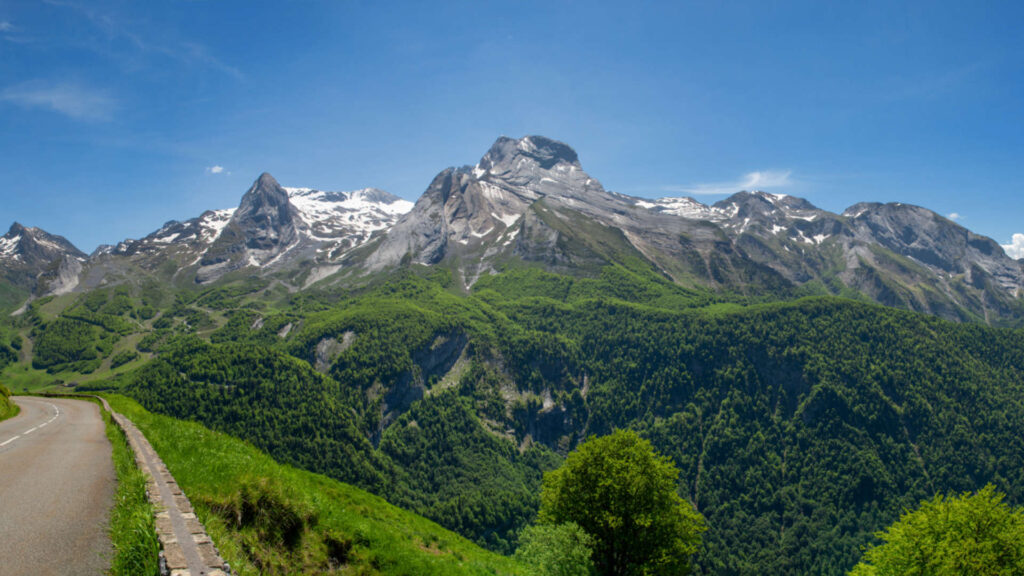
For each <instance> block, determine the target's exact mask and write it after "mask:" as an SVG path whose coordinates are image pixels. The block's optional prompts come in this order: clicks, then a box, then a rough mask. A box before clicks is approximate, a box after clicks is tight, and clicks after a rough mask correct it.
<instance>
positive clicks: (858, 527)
mask: <svg viewBox="0 0 1024 576" xmlns="http://www.w3.org/2000/svg"><path fill="white" fill-rule="evenodd" d="M100 293H101V294H103V296H102V297H101V296H96V295H95V294H100ZM146 293H148V292H143V291H130V290H122V291H120V292H118V291H109V290H107V291H101V292H98V293H97V292H94V293H93V295H91V296H88V297H86V298H82V297H78V298H77V299H71V300H68V301H67V302H65V306H64V308H63V310H60V309H56V308H55V303H54V302H45V301H44V302H41V303H36V304H33V306H31V307H30V310H29V312H28V314H27V315H26V316H25V318H24V319H23V320H21V322H22V324H19V325H16V326H14V327H13V328H14V331H13V332H12V333H16V334H23V335H25V336H26V337H27V338H28V340H30V341H33V342H34V343H35V345H36V353H35V355H34V356H33V361H34V362H35V363H36V365H37V366H48V367H49V368H48V369H49V370H51V372H49V374H53V375H55V376H61V377H63V378H64V379H66V378H67V376H66V374H67V372H66V370H68V368H67V367H68V366H72V365H74V366H84V368H85V369H92V368H93V367H94V366H101V367H100V368H97V369H95V370H94V372H93V373H92V374H86V375H83V376H81V377H82V378H85V379H88V378H90V377H91V378H92V381H91V382H90V383H89V384H87V385H86V384H83V385H80V386H79V388H80V389H97V388H120V389H121V390H122V391H123V392H124V393H126V394H128V395H131V396H133V397H135V398H136V399H138V400H139V402H140V403H142V404H143V405H144V406H146V407H147V408H149V409H151V410H154V411H157V412H161V413H165V414H169V415H173V416H176V417H181V418H187V419H192V420H197V421H199V422H202V423H204V424H206V425H208V426H210V427H212V428H214V429H216V430H220V431H224V432H227V433H229V434H232V435H235V436H237V437H240V438H243V439H246V440H249V441H251V442H252V443H253V444H255V445H256V446H257V447H259V448H262V449H264V450H266V451H268V452H269V453H270V454H272V455H273V456H275V457H276V458H278V459H279V460H281V461H284V462H288V463H291V464H294V465H296V466H300V467H303V468H307V469H309V470H313V471H316V472H322V473H325V474H328V475H330V476H333V477H335V478H338V479H341V480H343V481H346V482H350V483H353V484H355V485H357V486H360V487H363V488H366V489H368V490H371V491H373V492H375V493H377V494H380V495H382V496H384V497H386V498H388V499H389V500H390V501H392V502H393V503H395V504H398V505H400V506H402V507H405V508H407V509H410V510H412V511H415V512H417V513H419V514H423V515H425V516H427V517H429V518H432V519H434V520H436V521H438V522H439V523H441V524H442V525H444V526H446V527H448V528H451V529H453V530H456V531H458V532H460V533H462V534H464V535H466V536H468V537H470V538H472V539H474V540H475V541H477V542H479V543H481V544H483V545H485V546H488V547H490V548H491V549H494V550H497V551H501V552H504V553H511V552H512V551H513V550H514V549H515V546H516V541H517V537H518V533H519V531H520V530H521V529H522V528H523V527H524V526H526V525H527V524H528V523H530V522H531V521H532V520H533V519H534V516H535V514H536V510H537V508H538V506H539V487H540V480H541V477H542V474H543V472H544V471H546V470H551V469H553V468H555V467H557V466H558V465H559V463H560V461H561V459H562V458H563V457H564V456H565V455H566V454H567V453H568V452H569V451H570V450H571V449H572V448H573V447H574V446H575V445H577V444H578V443H579V442H581V441H582V440H583V439H584V438H586V437H587V436H589V435H593V434H597V435H603V434H606V433H608V432H610V431H612V430H614V429H616V428H632V429H635V430H637V431H638V432H640V433H641V434H642V435H643V436H644V437H646V438H648V439H650V440H651V441H652V443H653V444H654V446H655V448H656V449H657V450H659V451H660V452H662V453H664V454H666V455H669V456H670V457H672V458H673V460H674V461H675V462H676V464H677V465H678V466H679V467H680V469H681V470H682V474H681V476H680V483H679V493H680V495H682V496H683V497H684V498H686V499H687V500H689V501H690V502H691V503H692V504H693V505H694V506H695V507H696V508H697V509H698V510H699V511H700V513H701V514H702V515H703V516H704V517H705V518H706V519H707V523H708V527H709V530H708V532H707V533H706V534H705V535H704V545H703V548H702V550H701V551H700V553H699V554H698V556H697V557H696V568H697V571H698V572H699V573H703V574H760V573H778V574H806V573H823V574H839V573H842V572H843V571H844V570H847V569H849V568H850V567H852V566H853V565H854V564H855V563H856V561H857V559H858V558H859V556H860V553H861V548H862V547H863V546H865V545H867V544H868V543H869V542H871V540H872V534H873V532H875V531H876V530H879V529H881V528H883V527H884V526H887V525H889V524H890V523H891V522H893V521H894V520H895V519H896V518H898V515H899V513H900V511H901V510H902V509H903V508H904V507H909V506H912V505H914V504H915V503H916V502H919V501H921V500H922V499H926V498H930V497H931V496H933V495H934V494H935V493H937V492H945V491H949V490H957V491H963V490H973V489H977V488H978V487H980V486H984V485H985V484H986V483H992V484H994V485H995V486H996V487H997V488H998V489H999V490H1002V491H1005V492H1006V494H1007V496H1008V500H1009V501H1011V502H1020V501H1022V499H1024V493H1021V488H1020V486H1022V485H1024V477H1022V476H1024V472H1022V470H1024V445H1022V440H1021V424H1020V423H1021V422H1024V400H1022V399H1024V390H1022V388H1024V384H1022V382H1024V379H1022V376H1024V374H1022V372H1024V364H1022V363H1021V362H1020V358H1024V334H1022V332H1020V331H1015V330H1008V329H996V328H989V327H984V326H980V325H971V324H957V323H952V322H947V321H944V320H940V319H937V318H934V317H931V316H926V315H921V314H916V313H912V312H906V311H899V310H894V309H890V308H884V307H881V306H877V305H873V304H867V303H860V302H855V301H851V300H843V299H837V298H831V297H811V298H805V299H801V300H795V301H790V302H784V303H764V304H756V303H752V302H751V300H750V299H749V298H746V299H744V298H740V297H731V296H728V295H722V294H719V295H712V294H710V293H706V292H700V291H693V290H685V289H682V288H679V287H678V286H675V285H673V284H671V283H670V282H667V281H665V280H663V279H660V278H659V277H658V276H655V275H651V274H647V273H644V272H643V271H642V269H639V268H638V269H636V270H629V269H626V268H621V267H607V268H605V269H604V270H603V271H602V272H601V273H600V274H599V275H597V276H596V277H593V278H573V277H567V276H559V275H555V274H549V273H546V272H541V271H537V270H532V269H520V270H512V271H509V272H506V273H504V274H501V275H497V276H488V277H484V278H482V279H481V280H480V281H479V282H478V283H477V284H476V286H475V287H474V290H473V292H472V293H469V294H466V293H463V292H461V291H459V290H457V289H455V288H453V287H452V281H451V277H450V275H449V274H447V273H446V272H445V271H444V270H443V269H438V268H429V269H428V268H417V267H414V268H411V269H407V270H405V271H404V272H401V273H399V274H394V275H391V276H389V277H386V278H382V279H381V280H380V281H379V282H378V283H377V284H375V285H374V286H373V287H368V288H363V289H360V290H357V291H344V292H323V291H305V292H297V293H292V294H289V293H288V292H286V291H283V290H279V289H275V288H274V287H273V286H272V285H271V284H268V283H266V282H248V281H247V282H245V283H241V284H235V285H233V286H226V287H220V288H213V289H205V290H202V291H197V292H188V291H187V292H181V293H178V294H177V295H175V296H173V297H168V296H166V295H165V296H163V297H158V295H155V294H153V293H148V296H147V298H148V302H150V304H143V302H142V297H143V295H144V294H146ZM147 306H148V307H150V308H152V309H153V310H145V311H144V308H146V307H147ZM68 330H70V332H69V333H76V332H75V331H76V330H86V331H94V333H95V334H96V335H100V336H101V337H100V338H98V340H97V339H92V340H89V339H83V340H82V341H83V342H91V344H88V346H79V345H78V344H75V342H77V341H76V340H66V339H61V338H55V339H54V341H55V342H61V343H63V346H61V347H54V346H50V345H48V344H46V342H47V338H48V335H49V334H63V333H64V332H66V331H68ZM41 344H42V346H41V347H40V345H41ZM89 346H91V347H89ZM80 348H81V349H80ZM125 356H130V359H129V360H128V361H126V362H123V363H122V361H121V360H117V361H116V362H115V357H122V358H123V357H125ZM19 366H20V365H15V366H12V367H10V368H9V370H8V372H9V373H12V374H16V375H19V374H21V373H20V372H16V371H17V370H22V369H23V368H20V367H19ZM108 366H109V368H108ZM12 370H13V371H15V372H11V371H12ZM62 371H63V372H62ZM29 372H30V373H31V374H34V377H41V376H40V375H41V374H43V375H45V374H47V372H41V369H39V368H37V369H35V370H34V371H31V370H30V371H29ZM26 374H28V372H27V373H26ZM25 377H26V378H27V376H25ZM26 381H27V380H26Z"/></svg>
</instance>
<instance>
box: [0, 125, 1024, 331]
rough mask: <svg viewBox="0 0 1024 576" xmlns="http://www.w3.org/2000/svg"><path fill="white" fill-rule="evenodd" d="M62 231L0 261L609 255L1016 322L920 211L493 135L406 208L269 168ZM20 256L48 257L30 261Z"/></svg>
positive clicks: (364, 266) (759, 286) (988, 261)
mask: <svg viewBox="0 0 1024 576" xmlns="http://www.w3.org/2000/svg"><path fill="white" fill-rule="evenodd" d="M62 241H63V242H66V241H64V240H63V239H60V238H59V237H52V236H50V235H46V234H45V233H43V232H41V231H38V230H37V229H34V228H27V227H25V226H23V225H21V224H20V223H17V222H16V223H14V224H13V225H12V226H11V228H10V231H9V232H8V233H7V234H6V235H5V236H3V237H2V238H0V264H4V265H5V267H6V270H7V271H8V272H9V271H10V270H14V269H15V268H17V269H18V270H20V271H21V272H19V273H20V274H21V276H20V278H21V280H20V282H21V285H24V286H29V285H33V284H34V283H40V282H42V278H43V276H42V270H43V269H47V270H52V269H54V265H53V262H54V261H55V260H54V258H56V259H59V260H61V262H63V264H62V265H61V266H60V269H61V272H60V275H59V276H60V278H62V279H64V280H67V281H66V282H64V283H63V284H62V286H64V287H65V289H66V287H67V286H72V284H73V282H71V277H72V275H73V274H72V273H73V272H74V270H75V268H76V266H78V264H76V263H77V262H85V266H86V268H87V269H86V271H85V272H83V276H82V277H83V278H85V280H83V281H82V282H83V285H84V286H90V287H91V286H96V285H100V284H103V283H109V282H117V281H123V279H124V278H127V277H129V276H130V275H131V274H134V273H136V271H138V270H143V271H150V272H152V273H154V274H158V275H160V274H163V275H166V274H173V275H174V276H175V277H179V275H182V274H183V275H185V277H189V276H188V275H192V277H193V278H194V279H195V281H197V282H200V283H205V282H212V281H216V280H218V279H221V278H223V277H224V276H225V275H226V274H228V273H230V272H232V271H235V270H244V271H245V272H244V273H245V274H262V275H280V277H281V278H286V279H287V281H288V282H289V283H290V285H292V286H299V287H301V286H308V285H310V284H312V283H314V282H318V281H321V280H326V279H328V278H330V282H335V283H347V282H349V281H353V280H354V281H357V282H360V281H361V280H359V278H365V277H368V275H369V274H372V273H378V272H385V273H386V272H387V271H388V270H391V269H393V268H395V267H399V266H403V265H407V264H413V265H427V266H430V265H436V264H442V265H444V266H448V267H450V268H451V269H452V270H454V271H456V272H457V276H456V277H457V278H458V280H459V282H460V284H461V285H462V286H463V287H466V288H468V287H471V286H472V285H473V284H474V283H475V282H476V281H477V279H479V278H480V276H481V275H483V274H487V273H490V272H497V271H501V270H504V269H507V268H508V267H510V266H511V267H514V266H517V265H523V264H525V265H528V266H541V267H543V268H545V269H548V270H551V271H554V272H558V273H565V274H573V275H582V276H586V275H593V274H596V273H599V272H600V271H601V270H603V269H604V268H605V267H606V266H608V265H610V264H618V265H628V266H630V267H632V268H634V269H636V268H637V267H647V268H649V269H650V271H652V272H654V273H656V274H659V275H661V276H662V277H664V278H668V279H671V280H673V281H675V282H677V283H679V284H682V285H685V286H692V287H704V288H711V289H714V290H727V291H730V292H733V293H740V294H749V295H751V296H757V297H764V295H765V294H771V295H777V296H778V297H780V298H784V297H790V296H794V295H799V294H806V293H818V292H829V293H833V294H858V295H861V296H866V297H868V298H871V299H873V300H875V301H877V302H880V303H882V304H887V305H891V306H897V307H902V308H908V309H912V310H918V311H922V312H930V313H933V314H937V315H940V316H943V317H946V318H953V319H959V320H975V319H983V320H989V319H991V318H997V319H998V318H1009V317H1013V318H1020V317H1022V316H1024V313H1022V312H1021V310H1024V304H1022V303H1021V301H1020V300H1021V298H1022V297H1024V264H1022V261H1017V260H1013V259H1011V258H1009V257H1008V256H1006V254H1005V252H1004V251H1003V250H1002V249H1001V248H1000V247H999V245H998V244H997V243H996V242H994V241H992V240H991V239H989V238H986V237H984V236H980V235H977V234H974V233H972V232H970V231H969V230H967V229H965V228H963V227H962V226H960V225H959V224H957V223H956V222H953V221H951V220H949V219H947V218H944V217H942V216H941V215H938V214H936V213H934V212H932V211H930V210H927V209H925V208H921V207H918V206H912V205H909V204H901V203H889V204H880V203H860V204H855V205H853V206H851V207H849V208H848V209H846V210H845V211H843V213H842V214H835V213H832V212H829V211H827V210H822V209H819V208H817V207H816V206H815V205H814V204H812V203H811V202H809V201H807V200H805V199H803V198H799V197H796V196H791V195H785V194H772V193H768V192H764V191H759V190H752V191H740V192H737V193H736V194H733V195H731V196H729V197H728V198H725V199H724V200H721V201H719V202H715V203H713V204H703V203H701V202H699V201H697V200H696V199H694V198H660V199H657V200H651V199H645V198H637V197H632V196H628V195H625V194H619V193H616V192H612V191H608V190H605V189H604V187H603V186H602V185H601V183H600V182H598V181H597V180H596V179H595V178H593V177H591V176H590V175H589V174H588V173H587V172H585V171H584V169H583V166H582V164H581V162H580V159H579V156H578V155H577V153H576V151H575V150H573V149H572V148H571V147H570V146H568V145H567V144H565V143H563V142H559V141H557V140H553V139H551V138H546V137H544V136H537V135H531V136H524V137H522V138H509V137H505V136H503V137H501V138H498V139H497V140H496V141H495V142H494V144H493V145H492V146H491V147H490V148H489V149H488V150H487V151H486V152H485V153H484V154H483V155H482V157H481V158H480V160H479V162H478V163H477V164H476V165H473V166H463V167H461V168H456V167H450V168H447V169H445V170H442V171H441V172H440V173H438V174H437V176H436V177H435V178H434V179H433V181H432V182H431V183H430V185H429V186H428V187H427V189H426V190H425V191H424V193H423V194H422V196H421V197H420V198H419V199H418V200H417V202H416V204H415V205H413V204H412V203H411V202H408V201H406V200H403V199H401V198H398V197H396V196H393V195H391V194H388V193H387V192H384V191H382V190H378V189H375V188H365V189H362V190H355V191H351V192H331V191H322V190H317V189H313V188H287V187H284V186H282V185H281V184H280V183H279V182H278V181H277V180H276V179H275V178H274V177H273V176H272V175H270V174H269V173H266V172H265V173H263V174H261V175H260V176H259V177H258V178H257V179H256V180H255V181H254V182H253V183H252V185H251V186H250V187H249V189H248V190H247V191H246V192H245V194H244V195H243V196H242V198H241V201H240V203H239V205H238V207H237V208H229V209H224V210H215V211H207V212H204V213H203V214H202V215H201V216H200V217H198V218H193V219H191V220H188V221H185V222H177V221H170V222H167V223H165V224H164V225H163V226H162V227H161V228H160V229H159V230H157V231H155V232H153V233H152V234H150V235H148V236H146V237H145V238H143V239H142V240H126V241H124V242H122V243H120V244H118V245H117V246H116V247H112V248H103V249H98V250H97V251H96V252H95V253H94V254H93V256H91V257H89V258H88V259H85V258H83V256H84V255H82V254H81V253H80V252H78V251H77V249H74V247H73V246H71V247H70V248H68V246H70V243H68V246H64V245H63V244H62V243H61V242H62ZM48 249H54V250H56V251H55V252H53V253H50V252H46V250H48ZM32 254H42V255H41V256H40V257H39V258H36V259H35V260H34V262H35V266H34V267H33V266H25V265H24V262H26V261H27V259H31V258H30V255H32ZM40 263H45V265H43V264H40ZM133 267H134V268H133ZM7 276H8V277H10V274H9V273H8V274H7ZM112 278H113V279H112Z"/></svg>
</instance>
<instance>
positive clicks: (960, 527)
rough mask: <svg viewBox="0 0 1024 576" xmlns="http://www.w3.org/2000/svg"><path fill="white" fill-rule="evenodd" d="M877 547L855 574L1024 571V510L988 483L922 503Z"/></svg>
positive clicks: (1003, 574) (957, 575)
mask: <svg viewBox="0 0 1024 576" xmlns="http://www.w3.org/2000/svg"><path fill="white" fill-rule="evenodd" d="M878 537H879V538H881V539H882V540H883V541H884V543H883V544H880V545H878V546H872V547H871V548H869V549H868V550H867V552H865V554H864V559H863V560H862V561H861V563H860V564H858V565H857V566H855V567H854V568H853V570H852V571H851V572H850V576H890V575H892V576H896V575H900V576H902V575H905V574H914V575H920V576H961V575H963V576H968V575H971V576H1014V575H1019V574H1024V511H1022V510H1021V509H1019V508H1011V507H1010V506H1007V505H1006V504H1004V503H1003V494H1000V493H998V492H996V491H995V489H994V488H993V487H992V486H991V485H988V486H986V487H985V488H983V489H982V490H980V491H979V492H977V493H976V494H973V495H972V494H968V493H965V494H963V495H962V496H959V497H957V496H949V497H943V496H942V495H941V494H940V495H938V496H936V497H935V498H934V499H932V500H926V501H924V502H922V503H921V507H920V508H918V509H917V510H916V511H914V512H908V513H905V514H904V515H903V516H902V517H900V519H899V521H897V522H896V523H895V524H893V525H892V526H891V527H890V528H889V529H888V530H886V531H884V532H879V533H878Z"/></svg>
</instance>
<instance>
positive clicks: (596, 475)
mask: <svg viewBox="0 0 1024 576" xmlns="http://www.w3.org/2000/svg"><path fill="white" fill-rule="evenodd" d="M678 477H679V470H678V469H677V468H676V467H675V465H674V464H672V462H671V460H669V459H668V458H667V457H665V456H661V455H659V454H657V453H656V452H655V451H654V448H652V447H651V444H650V442H648V441H646V440H644V439H642V438H640V436H638V435H637V434H636V433H635V432H632V431H625V430H618V431H616V432H614V433H612V434H610V435H608V436H604V437H601V438H590V439H589V440H587V441H586V442H584V443H583V444H581V445H580V446H579V447H578V448H577V450H576V451H575V452H573V453H571V454H569V457H568V458H567V459H566V461H565V464H564V465H563V466H562V467H561V468H559V469H557V470H554V471H552V472H549V473H547V474H546V475H545V476H544V485H543V489H542V492H541V509H540V516H539V522H540V524H563V523H566V522H575V523H576V524H578V525H579V526H580V527H581V528H583V530H584V531H586V532H587V533H588V534H590V535H591V536H592V537H593V538H594V554H593V561H594V565H595V567H596V568H597V572H598V574H602V575H616V576H620V575H621V576H628V575H634V574H636V575H640V574H643V575H653V574H687V573H689V571H690V557H691V556H692V555H693V554H694V552H696V551H697V547H698V545H699V544H700V533H701V532H703V531H704V530H705V529H706V528H705V526H704V519H703V518H702V517H701V515H700V514H699V513H697V512H696V511H695V510H694V509H693V507H692V506H690V504H689V503H688V502H686V501H685V500H683V499H682V498H680V497H679V494H678V493H676V481H677V479H678Z"/></svg>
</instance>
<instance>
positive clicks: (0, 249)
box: [0, 234, 21, 256]
mask: <svg viewBox="0 0 1024 576" xmlns="http://www.w3.org/2000/svg"><path fill="white" fill-rule="evenodd" d="M18 242H21V234H18V235H17V236H15V237H14V238H4V237H0V256H12V255H14V253H15V252H16V251H17V250H18Z"/></svg>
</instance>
